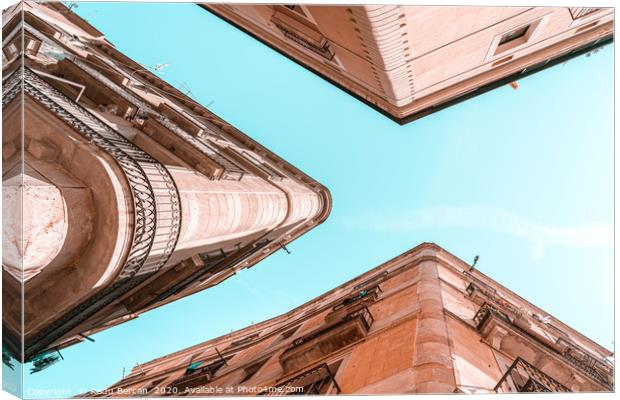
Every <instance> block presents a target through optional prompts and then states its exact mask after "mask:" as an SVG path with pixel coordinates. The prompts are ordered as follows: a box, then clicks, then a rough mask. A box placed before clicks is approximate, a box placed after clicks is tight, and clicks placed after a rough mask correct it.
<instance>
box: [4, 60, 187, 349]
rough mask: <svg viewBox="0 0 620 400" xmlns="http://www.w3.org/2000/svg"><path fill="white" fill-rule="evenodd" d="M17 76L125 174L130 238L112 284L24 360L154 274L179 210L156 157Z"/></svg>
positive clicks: (39, 339) (45, 335)
mask: <svg viewBox="0 0 620 400" xmlns="http://www.w3.org/2000/svg"><path fill="white" fill-rule="evenodd" d="M22 76H23V78H22ZM19 78H22V79H23V87H24V92H25V93H26V94H27V95H28V96H29V97H31V98H33V99H34V100H35V101H37V102H38V103H40V104H42V105H43V106H44V107H46V108H47V109H48V110H49V111H50V112H51V113H53V114H55V115H56V116H58V118H60V119H61V120H63V121H64V122H65V123H66V124H68V125H69V126H71V127H72V128H73V129H74V130H75V131H76V132H78V133H80V134H81V135H82V136H84V137H85V138H86V139H87V140H88V141H89V142H90V143H92V144H93V145H95V146H97V147H99V148H100V149H101V150H103V151H105V152H106V153H107V154H109V155H110V156H111V157H112V158H113V159H114V160H115V161H116V162H117V164H118V165H119V167H120V168H121V169H122V171H123V172H124V174H125V176H126V177H127V181H128V183H129V187H130V190H131V194H132V198H133V204H134V213H135V220H134V232H133V242H132V245H131V248H130V250H129V254H128V256H127V259H126V261H125V264H124V266H123V269H122V270H121V272H120V274H119V279H118V280H117V282H115V283H114V284H113V285H112V286H109V287H108V288H106V289H104V290H102V291H100V292H98V293H97V294H96V295H95V296H93V297H91V298H89V299H88V300H86V301H85V302H84V303H82V304H80V305H79V306H77V307H75V308H74V309H73V310H71V311H69V312H68V313H66V314H64V315H63V316H62V317H61V318H60V319H59V320H57V321H55V322H54V323H53V324H52V325H51V326H49V327H48V328H47V329H45V330H44V331H42V332H41V333H40V334H38V335H37V336H36V337H34V338H32V340H31V341H29V343H27V344H26V349H25V353H26V360H28V359H30V358H32V357H33V356H34V355H36V354H37V353H40V352H41V351H42V350H45V349H46V347H47V346H49V345H50V344H51V343H53V342H55V341H56V340H57V339H59V338H61V337H62V336H63V335H64V334H65V333H67V332H68V331H70V330H71V329H73V328H75V327H76V326H78V325H79V324H80V323H82V322H83V321H85V320H87V319H88V318H90V317H91V316H92V315H94V314H95V313H96V312H98V311H99V310H100V309H101V308H103V307H105V306H106V305H108V304H110V303H111V302H112V301H114V299H116V298H118V297H119V296H121V295H122V294H124V293H126V292H127V291H129V290H130V289H132V288H133V287H135V286H136V285H137V284H139V283H141V282H142V281H144V280H145V279H146V277H148V276H150V275H152V274H153V273H155V272H157V271H158V270H159V269H160V268H161V267H162V266H163V265H164V264H165V263H166V262H167V261H168V259H169V257H170V255H171V254H172V252H173V250H174V247H175V246H176V242H177V239H178V236H179V232H180V224H181V221H180V219H181V212H180V200H179V194H178V191H177V188H176V186H175V184H174V181H173V180H172V177H171V176H170V174H169V172H168V170H167V169H166V168H165V167H164V166H163V165H161V164H160V163H159V162H158V161H157V160H155V159H153V158H152V157H150V156H149V155H148V154H147V153H145V152H143V151H142V150H141V149H140V148H138V147H137V146H135V145H133V144H132V143H131V142H129V141H128V140H127V139H125V138H124V137H123V136H121V135H120V134H118V133H117V132H116V131H114V130H112V129H111V128H110V127H108V126H107V125H106V124H104V123H103V122H101V121H100V120H99V119H98V118H97V117H95V116H93V115H92V114H91V113H90V112H89V111H88V110H86V109H85V108H83V107H82V106H80V105H79V104H77V103H75V102H73V101H72V100H71V99H69V98H68V97H67V96H65V95H64V94H62V93H61V92H59V91H58V90H56V89H55V88H53V87H52V86H50V85H49V84H47V83H46V82H45V81H43V80H42V79H41V78H39V77H38V76H37V75H36V74H35V73H34V72H33V71H31V70H29V69H28V68H25V69H24V71H23V75H22V74H20V77H19ZM3 86H4V85H3Z"/></svg>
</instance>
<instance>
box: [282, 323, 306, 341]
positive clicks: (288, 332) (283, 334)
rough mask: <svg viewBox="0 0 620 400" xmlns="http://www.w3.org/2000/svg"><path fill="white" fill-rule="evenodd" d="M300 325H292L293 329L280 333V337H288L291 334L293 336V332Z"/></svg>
mask: <svg viewBox="0 0 620 400" xmlns="http://www.w3.org/2000/svg"><path fill="white" fill-rule="evenodd" d="M300 326H301V325H297V326H296V327H294V328H293V329H289V330H288V331H285V332H283V333H282V335H280V339H288V338H290V337H291V336H293V335H294V334H295V332H297V329H299V327H300Z"/></svg>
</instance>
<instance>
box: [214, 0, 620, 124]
mask: <svg viewBox="0 0 620 400" xmlns="http://www.w3.org/2000/svg"><path fill="white" fill-rule="evenodd" d="M203 7H204V8H205V9H207V10H209V11H211V12H212V13H214V14H216V15H217V16H219V17H221V18H223V19H224V20H226V21H228V22H230V23H232V24H233V25H235V26H237V27H239V28H241V29H243V30H244V31H245V32H247V33H249V34H250V35H252V36H254V37H255V38H257V39H259V40H261V41H262V42H264V43H266V44H267V45H269V46H271V47H272V48H274V49H276V50H277V51H279V52H281V53H283V54H284V55H286V56H288V57H289V58H291V59H292V60H294V61H297V62H298V63H300V64H301V65H303V66H304V67H306V68H308V69H310V70H312V71H314V72H316V73H318V74H319V75H320V76H322V77H324V78H326V79H327V80H329V81H331V82H333V83H335V84H336V85H338V86H339V87H341V88H343V89H344V90H346V91H348V92H349V93H352V94H353V95H355V96H356V97H358V98H359V99H361V100H363V101H364V102H366V103H367V104H369V105H370V106H372V107H374V108H376V109H378V110H380V111H381V112H383V113H385V114H387V115H388V116H390V117H391V118H393V119H395V120H396V121H398V122H399V123H406V122H408V121H411V120H413V119H417V118H419V117H422V116H424V115H427V114H429V113H432V112H434V111H437V110H439V109H442V108H444V107H446V106H449V105H451V104H454V103H455V102H458V101H461V100H464V99H467V98H469V97H472V96H475V95H477V94H480V93H484V92H485V91H488V90H490V89H493V88H495V87H497V86H499V85H504V84H506V83H509V82H511V81H514V80H517V79H519V78H521V77H524V76H526V75H528V74H530V73H533V72H535V71H538V70H540V69H542V68H546V67H548V66H550V65H554V64H556V63H558V62H563V61H565V60H566V59H568V58H570V57H572V56H575V55H578V54H582V53H583V52H587V51H590V50H591V49H592V48H594V47H596V46H599V45H601V44H604V43H608V42H609V41H611V40H612V36H613V21H614V10H613V8H591V7H590V8H588V7H569V8H567V7H490V6H487V7H480V6H398V5H362V6H355V5H346V6H328V5H260V4H217V3H210V4H204V5H203Z"/></svg>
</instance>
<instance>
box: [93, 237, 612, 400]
mask: <svg viewBox="0 0 620 400" xmlns="http://www.w3.org/2000/svg"><path fill="white" fill-rule="evenodd" d="M611 356H612V354H611V353H610V352H609V351H608V350H607V349H605V348H603V347H602V346H600V345H598V344H596V343H594V342H593V341H592V340H590V339H588V338H587V337H585V336H584V335H582V334H580V333H579V332H577V331H575V330H574V329H572V328H571V327H569V326H567V325H566V324H564V323H562V322H561V321H559V320H558V319H556V318H554V317H553V316H551V315H549V314H548V313H546V312H545V311H544V310H542V309H540V308H538V307H536V306H535V305H533V304H531V303H529V302H527V301H526V300H525V299H523V298H521V297H519V296H518V295H517V294H515V293H513V292H511V291H510V290H508V289H506V288H505V287H503V286H502V285H500V284H499V283H497V282H495V281H493V280H492V279H490V278H489V277H487V276H485V275H484V274H482V273H481V272H479V271H477V270H476V269H475V268H473V267H472V266H470V265H469V264H467V263H466V262H463V261H462V260H460V259H459V258H457V257H455V256H454V255H452V254H450V253H448V252H447V251H445V250H444V249H442V248H441V247H439V246H437V245H435V244H431V243H423V244H420V245H418V246H417V247H415V248H413V249H411V250H410V251H407V252H406V253H404V254H402V255H400V256H398V257H396V258H394V259H392V260H390V261H388V262H386V263H384V264H382V265H380V266H378V267H376V268H374V269H372V270H370V271H368V272H366V273H364V274H363V275H361V276H359V277H357V278H355V279H353V280H351V281H349V282H346V283H344V284H342V285H340V286H338V287H337V288H335V289H333V290H331V291H329V292H327V293H325V294H323V295H321V296H319V297H317V298H315V299H313V300H311V301H309V302H307V303H306V304H303V305H301V306H299V307H297V308H295V309H294V310H292V311H290V312H288V313H286V314H283V315H280V316H278V317H275V318H273V319H270V320H267V321H264V322H261V323H257V324H255V325H252V326H249V327H246V328H244V329H241V330H239V331H236V332H232V333H230V334H227V335H225V336H221V337H218V338H215V339H212V340H209V341H206V342H204V343H200V344H198V345H195V346H193V347H190V348H187V349H184V350H181V351H178V352H176V353H172V354H168V355H165V356H163V357H160V358H157V359H155V360H152V361H149V362H147V363H144V364H141V365H137V366H136V367H135V368H133V370H132V371H131V373H130V374H129V375H127V376H125V377H124V378H123V379H122V380H120V381H119V382H117V383H115V384H114V385H112V386H111V387H110V388H108V389H106V390H103V391H101V392H92V393H89V394H85V395H88V396H93V397H124V396H138V395H139V396H156V397H161V396H168V395H170V396H206V395H209V394H217V395H226V394H231V395H257V394H261V395H284V394H298V395H299V394H408V393H409V394H410V393H496V392H497V393H508V392H569V391H570V392H584V391H586V392H599V391H612V390H613V361H612V358H611Z"/></svg>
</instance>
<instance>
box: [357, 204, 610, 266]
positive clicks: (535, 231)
mask: <svg viewBox="0 0 620 400" xmlns="http://www.w3.org/2000/svg"><path fill="white" fill-rule="evenodd" d="M363 220H364V224H363V225H362V224H359V225H358V224H355V225H358V226H356V227H357V228H363V227H366V228H371V229H376V230H379V231H382V232H387V233H408V232H414V231H419V230H424V229H441V228H463V229H468V230H473V229H482V230H487V231H492V232H497V233H500V234H504V235H510V236H514V237H517V238H520V239H523V240H525V241H527V242H529V243H530V244H531V249H532V252H531V258H532V259H538V258H540V257H542V255H543V254H544V249H545V247H546V246H571V247H608V246H611V245H612V226H611V224H604V223H596V224H589V225H577V226H563V227H562V226H552V225H545V224H541V223H538V222H533V221H530V220H527V219H525V218H522V217H521V216H519V215H516V214H513V213H511V212H509V211H507V210H504V209H501V208H494V207H482V206H470V207H452V206H442V207H432V208H422V209H418V210H415V211H412V212H410V213H406V214H404V215H399V216H394V217H387V218H385V217H381V218H379V217H378V216H374V217H370V218H365V219H363Z"/></svg>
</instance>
